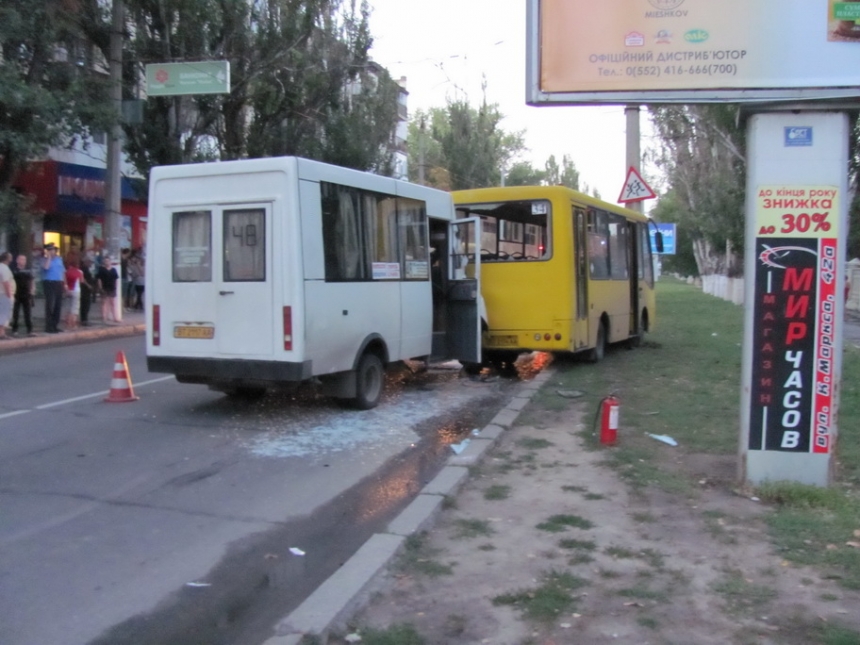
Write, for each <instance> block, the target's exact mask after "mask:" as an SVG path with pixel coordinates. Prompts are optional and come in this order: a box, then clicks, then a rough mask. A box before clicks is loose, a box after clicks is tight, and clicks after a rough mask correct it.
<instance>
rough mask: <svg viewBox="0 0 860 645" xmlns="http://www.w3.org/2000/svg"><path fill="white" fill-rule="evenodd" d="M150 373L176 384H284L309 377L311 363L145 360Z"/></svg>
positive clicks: (159, 357)
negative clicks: (167, 376)
mask: <svg viewBox="0 0 860 645" xmlns="http://www.w3.org/2000/svg"><path fill="white" fill-rule="evenodd" d="M146 366H147V368H149V371H150V372H164V373H167V374H175V375H176V376H177V377H179V378H180V380H187V381H188V382H194V383H217V382H225V381H267V382H270V383H284V382H296V381H304V380H306V379H309V378H311V376H313V372H312V368H313V363H312V361H302V362H300V363H297V362H287V361H255V360H247V359H242V358H236V359H225V358H186V357H176V356H147V357H146Z"/></svg>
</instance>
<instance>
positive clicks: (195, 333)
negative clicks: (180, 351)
mask: <svg viewBox="0 0 860 645" xmlns="http://www.w3.org/2000/svg"><path fill="white" fill-rule="evenodd" d="M173 337H174V338H215V328H214V327H199V326H191V325H177V326H176V327H174V328H173Z"/></svg>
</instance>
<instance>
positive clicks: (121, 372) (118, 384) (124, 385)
mask: <svg viewBox="0 0 860 645" xmlns="http://www.w3.org/2000/svg"><path fill="white" fill-rule="evenodd" d="M139 398H140V397H138V396H135V395H134V390H133V389H131V379H130V378H129V376H128V363H126V362H125V354H123V353H122V352H117V353H116V363H115V365H114V366H113V378H111V381H110V392H109V393H108V395H107V398H105V401H108V402H109V403H127V402H128V401H137V400H138V399H139Z"/></svg>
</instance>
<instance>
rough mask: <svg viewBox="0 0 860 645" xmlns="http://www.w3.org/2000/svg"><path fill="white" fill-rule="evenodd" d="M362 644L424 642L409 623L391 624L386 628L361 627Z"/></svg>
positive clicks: (391, 644) (416, 643) (421, 644)
mask: <svg viewBox="0 0 860 645" xmlns="http://www.w3.org/2000/svg"><path fill="white" fill-rule="evenodd" d="M360 636H361V643H362V645H424V643H425V642H426V641H425V640H424V639H423V638H422V637H421V635H420V634H419V633H418V632H416V631H415V628H414V627H413V626H412V625H409V624H402V625H401V624H398V625H391V626H390V627H388V628H386V629H362V630H361V632H360Z"/></svg>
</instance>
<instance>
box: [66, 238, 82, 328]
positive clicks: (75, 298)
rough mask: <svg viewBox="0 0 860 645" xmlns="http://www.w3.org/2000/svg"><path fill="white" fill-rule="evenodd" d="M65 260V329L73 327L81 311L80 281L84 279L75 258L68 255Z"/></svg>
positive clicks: (76, 323)
mask: <svg viewBox="0 0 860 645" xmlns="http://www.w3.org/2000/svg"><path fill="white" fill-rule="evenodd" d="M66 260H67V264H68V265H69V267H68V268H67V269H66V298H65V302H66V307H65V309H66V329H75V328H77V326H78V315H79V314H80V311H81V282H83V281H84V274H83V272H82V271H81V270H80V268H78V261H77V259H75V258H74V257H72V256H71V255H70V256H69V257H67V258H66Z"/></svg>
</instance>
